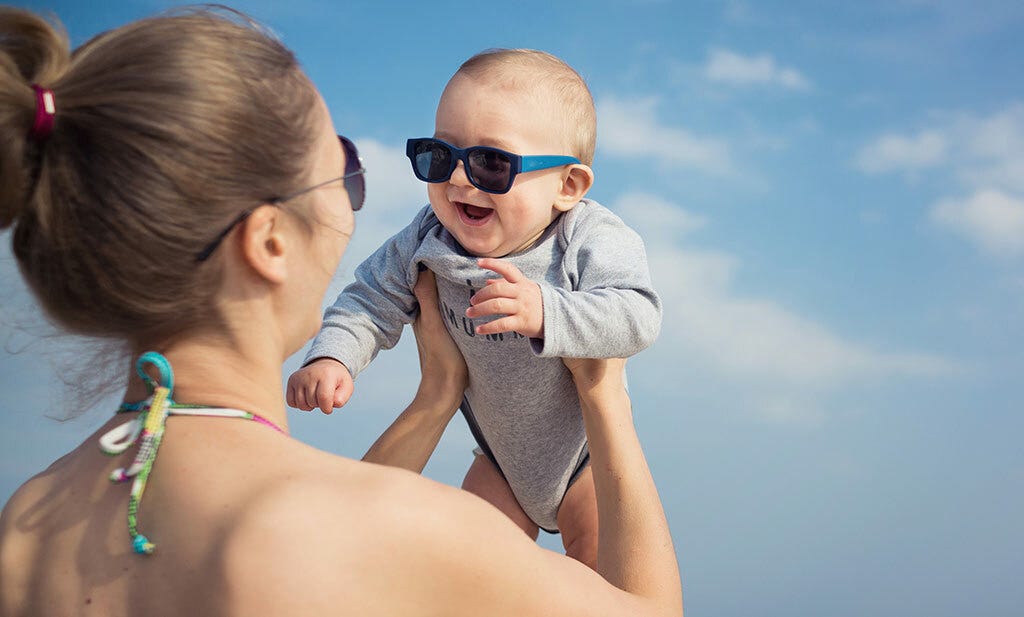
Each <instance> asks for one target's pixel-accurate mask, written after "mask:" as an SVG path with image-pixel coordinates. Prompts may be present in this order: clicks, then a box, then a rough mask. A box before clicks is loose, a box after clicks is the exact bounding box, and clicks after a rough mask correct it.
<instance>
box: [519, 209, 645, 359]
mask: <svg viewBox="0 0 1024 617" xmlns="http://www.w3.org/2000/svg"><path fill="white" fill-rule="evenodd" d="M563 268H564V270H565V273H566V275H567V278H568V279H569V280H570V281H572V282H573V285H572V289H567V288H561V287H555V286H553V285H549V284H547V283H546V282H541V283H540V288H541V292H542V296H543V305H544V309H543V312H544V335H543V339H540V338H535V339H532V340H531V343H532V344H533V348H534V351H535V352H536V353H537V354H539V355H541V356H544V357H563V358H624V357H628V356H631V355H633V354H636V353H638V352H640V351H642V350H643V349H645V348H647V347H648V346H650V345H651V344H652V343H653V342H654V340H655V339H656V338H657V336H658V332H659V331H660V329H661V313H662V308H661V299H660V298H659V297H658V294H657V293H656V292H655V291H654V286H653V284H652V283H651V275H650V271H649V269H648V266H647V254H646V251H645V250H644V244H643V241H642V240H641V239H640V236H639V234H637V233H636V232H635V231H633V230H632V229H630V228H629V227H627V226H626V225H625V224H624V223H623V222H622V221H621V220H620V219H619V218H618V217H617V216H615V215H614V214H612V213H611V212H608V211H607V210H603V209H602V210H601V211H596V212H593V214H592V215H591V216H588V217H587V220H584V221H580V222H579V224H578V225H577V227H576V228H575V229H574V230H572V233H571V235H570V237H569V239H568V242H567V247H566V251H565V255H564V258H563Z"/></svg>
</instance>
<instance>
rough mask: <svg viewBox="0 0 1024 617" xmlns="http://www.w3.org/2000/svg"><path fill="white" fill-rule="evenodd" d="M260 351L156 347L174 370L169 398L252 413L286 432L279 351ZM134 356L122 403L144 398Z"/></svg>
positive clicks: (195, 343) (197, 344)
mask: <svg viewBox="0 0 1024 617" xmlns="http://www.w3.org/2000/svg"><path fill="white" fill-rule="evenodd" d="M247 351H248V353H247ZM261 351H262V352H269V351H271V350H266V349H264V350H258V349H249V350H246V349H245V347H244V346H242V345H238V346H231V345H227V344H215V343H213V342H206V341H199V340H187V341H183V342H180V343H175V344H173V345H171V346H170V347H168V348H167V349H165V350H162V351H161V353H162V354H163V355H164V356H165V357H166V358H167V360H168V361H169V362H170V363H171V367H172V369H173V371H174V390H173V392H172V394H171V396H172V397H173V399H174V400H175V401H177V402H179V403H188V404H198V405H209V406H211V407H232V408H236V409H242V410H245V411H249V412H253V413H257V414H259V415H261V416H263V417H265V418H266V419H268V420H270V421H271V422H273V423H274V424H277V425H278V426H280V427H281V428H283V429H285V430H287V426H288V417H287V412H286V408H285V403H284V396H283V394H282V392H283V387H282V386H283V384H282V374H281V364H282V362H281V359H280V354H279V353H277V354H275V353H261ZM136 357H137V355H136ZM136 357H133V358H132V365H131V375H130V378H129V381H128V389H127V391H126V393H125V402H134V401H139V400H142V399H145V398H146V397H147V396H149V392H148V390H147V388H146V386H145V384H144V383H143V382H142V380H141V379H140V378H139V377H138V375H137V374H136V373H135V360H136Z"/></svg>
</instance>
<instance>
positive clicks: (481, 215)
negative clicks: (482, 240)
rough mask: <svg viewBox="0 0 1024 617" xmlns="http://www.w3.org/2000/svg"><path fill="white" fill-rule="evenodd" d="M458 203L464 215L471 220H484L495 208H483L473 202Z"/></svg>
mask: <svg viewBox="0 0 1024 617" xmlns="http://www.w3.org/2000/svg"><path fill="white" fill-rule="evenodd" d="M457 205H458V207H459V210H460V211H461V212H462V214H463V216H465V218H467V219H469V220H470V221H483V220H484V219H486V218H487V217H489V216H490V215H491V214H493V213H494V210H493V209H491V208H482V207H480V206H474V205H473V204H467V203H462V202H458V204H457Z"/></svg>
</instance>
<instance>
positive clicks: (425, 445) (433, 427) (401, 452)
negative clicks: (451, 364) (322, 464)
mask: <svg viewBox="0 0 1024 617" xmlns="http://www.w3.org/2000/svg"><path fill="white" fill-rule="evenodd" d="M456 393H457V395H456ZM461 401H462V390H461V389H460V388H459V386H457V385H454V384H430V383H421V384H420V387H419V390H417V392H416V396H415V397H414V398H413V400H412V402H411V403H409V406H408V407H406V408H405V410H404V411H402V413H401V414H400V415H399V416H398V418H396V419H395V421H394V422H392V423H391V426H389V427H388V428H387V430H385V431H384V433H383V434H382V435H381V436H380V437H378V438H377V441H375V442H374V443H373V445H372V446H370V449H369V450H367V451H366V454H365V455H364V456H363V460H364V461H367V462H370V463H379V464H381V465H389V466H391V467H401V468H403V469H408V470H410V471H415V472H416V473H420V472H422V471H423V468H424V467H425V466H426V464H427V461H428V460H430V456H431V454H433V453H434V449H435V448H437V444H438V442H439V441H440V440H441V435H443V434H444V431H445V428H447V426H448V423H449V422H450V421H451V419H452V417H453V416H454V415H455V412H456V410H458V408H459V404H460V403H461Z"/></svg>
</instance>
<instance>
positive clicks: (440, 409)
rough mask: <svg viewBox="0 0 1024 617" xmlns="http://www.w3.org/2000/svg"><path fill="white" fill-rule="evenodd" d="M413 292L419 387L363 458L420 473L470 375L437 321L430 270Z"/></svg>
mask: <svg viewBox="0 0 1024 617" xmlns="http://www.w3.org/2000/svg"><path fill="white" fill-rule="evenodd" d="M413 292H414V293H415V294H416V299H417V301H418V302H419V305H420V314H419V317H417V318H416V321H415V322H414V323H413V326H412V330H413V333H414V334H415V335H416V349H417V352H418V353H419V358H420V373H421V378H420V385H419V388H418V389H417V391H416V396H415V397H414V398H413V400H412V402H411V403H409V406H408V407H406V408H405V411H403V412H402V413H401V415H399V416H398V418H397V419H395V421H394V422H392V423H391V426H389V427H388V428H387V430H385V431H384V433H383V434H382V435H381V436H380V437H379V438H378V439H377V441H376V442H374V444H373V445H372V446H370V449H369V450H368V451H367V452H366V454H365V455H364V456H363V460H364V461H367V462H371V463H380V464H383V465H390V466H392V467H401V468H403V469H408V470H410V471H415V472H417V473H419V472H421V471H423V467H424V466H425V465H426V464H427V461H428V460H429V459H430V455H431V454H433V452H434V449H435V448H436V447H437V443H438V441H439V440H440V439H441V435H442V434H444V430H445V428H446V427H447V426H448V422H449V421H451V419H452V416H454V415H455V411H456V410H457V409H458V408H459V404H460V403H462V394H463V392H464V391H465V389H466V383H467V382H468V380H469V377H468V372H467V370H466V362H465V360H463V359H462V354H461V353H459V350H458V348H457V347H456V346H455V343H454V342H453V341H452V339H451V337H450V336H448V331H447V330H446V329H445V327H444V323H443V322H442V321H441V313H440V311H439V308H438V301H437V286H436V284H435V281H434V274H433V273H432V272H430V271H429V270H426V271H424V272H422V273H420V276H419V279H418V280H417V281H416V286H415V287H414V288H413Z"/></svg>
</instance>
